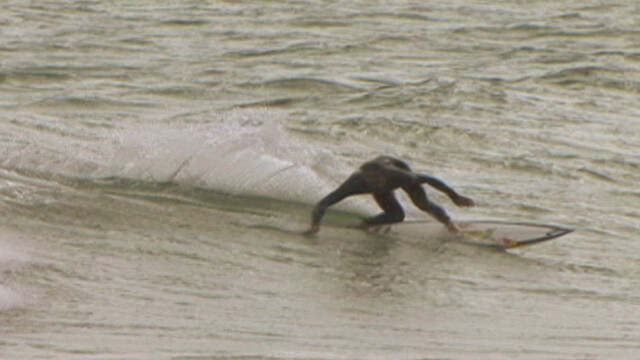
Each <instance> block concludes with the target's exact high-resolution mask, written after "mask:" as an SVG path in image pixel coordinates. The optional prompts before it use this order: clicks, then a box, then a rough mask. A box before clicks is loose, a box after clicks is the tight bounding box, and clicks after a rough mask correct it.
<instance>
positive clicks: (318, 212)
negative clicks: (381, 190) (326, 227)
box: [311, 173, 365, 227]
mask: <svg viewBox="0 0 640 360" xmlns="http://www.w3.org/2000/svg"><path fill="white" fill-rule="evenodd" d="M364 187H365V184H364V181H363V179H362V176H361V175H360V174H359V173H356V174H353V175H351V176H350V177H349V178H348V179H347V180H346V181H345V182H344V183H342V185H340V186H339V187H338V188H337V189H336V190H334V191H333V192H331V193H330V194H329V195H327V196H325V197H324V198H323V199H322V200H320V202H318V204H317V205H316V206H315V208H314V209H313V213H312V215H311V225H312V226H316V227H317V226H319V225H320V221H321V220H322V217H323V216H324V213H325V212H326V211H327V208H328V207H329V206H331V205H334V204H336V203H338V202H340V201H342V200H344V199H345V198H346V197H349V196H351V195H356V194H361V193H363V192H364V190H365V189H364Z"/></svg>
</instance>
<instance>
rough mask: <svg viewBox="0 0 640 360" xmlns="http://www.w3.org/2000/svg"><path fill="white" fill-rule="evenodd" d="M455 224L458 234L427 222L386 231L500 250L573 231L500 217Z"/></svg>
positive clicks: (414, 222) (400, 226) (399, 225)
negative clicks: (444, 238)
mask: <svg viewBox="0 0 640 360" xmlns="http://www.w3.org/2000/svg"><path fill="white" fill-rule="evenodd" d="M457 224H458V225H459V226H460V228H461V229H462V233H461V234H460V235H455V234H447V230H446V229H445V228H444V226H443V225H442V224H440V223H436V222H428V221H407V222H403V223H398V224H394V225H392V226H391V228H390V229H389V230H388V231H390V232H391V233H394V234H399V235H401V236H410V237H418V238H420V237H422V238H428V237H446V238H449V237H453V238H457V239H460V240H462V241H464V242H466V243H470V244H473V245H480V246H489V247H494V248H500V249H512V248H516V247H521V246H526V245H532V244H537V243H540V242H544V241H549V240H552V239H556V238H558V237H560V236H563V235H566V234H568V233H570V232H572V231H573V229H570V228H566V227H561V226H556V225H549V224H538V223H526V222H512V221H503V220H465V221H458V222H457Z"/></svg>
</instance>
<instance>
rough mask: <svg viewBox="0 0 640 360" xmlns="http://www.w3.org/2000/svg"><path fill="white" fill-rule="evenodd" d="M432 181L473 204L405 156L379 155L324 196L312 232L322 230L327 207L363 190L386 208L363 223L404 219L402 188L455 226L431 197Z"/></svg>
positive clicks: (457, 198)
mask: <svg viewBox="0 0 640 360" xmlns="http://www.w3.org/2000/svg"><path fill="white" fill-rule="evenodd" d="M424 183H426V184H429V185H431V186H432V187H434V188H436V189H437V190H439V191H442V192H443V193H445V194H447V195H448V196H449V198H451V199H452V200H453V201H454V202H455V203H456V204H457V205H459V206H472V205H473V204H474V203H473V200H471V199H469V198H467V197H464V196H461V195H459V194H458V193H457V192H456V191H455V190H453V189H452V188H451V187H449V186H448V185H447V184H445V183H444V182H442V181H441V180H439V179H437V178H435V177H432V176H429V175H422V174H416V173H413V172H412V171H411V168H409V165H407V163H405V162H404V161H402V160H399V159H396V158H393V157H390V156H379V157H377V158H375V159H373V160H371V161H368V162H366V163H364V164H363V165H362V166H361V167H360V169H359V170H358V171H356V172H355V173H353V174H352V175H351V176H350V177H349V178H348V179H347V180H346V181H345V182H344V183H343V184H342V185H340V186H339V187H338V188H337V189H336V190H334V191H333V192H331V193H330V194H329V195H327V196H326V197H325V198H323V199H322V200H320V202H318V204H317V205H316V207H315V208H314V210H313V215H312V220H311V229H312V230H310V232H315V231H318V229H319V226H320V221H321V220H322V217H323V216H324V213H325V211H326V210H327V208H328V207H329V206H331V205H333V204H336V203H338V202H340V201H342V200H343V199H345V198H346V197H349V196H353V195H361V194H372V195H373V197H374V199H375V200H376V202H377V203H378V205H379V206H380V207H381V208H382V210H383V212H382V213H381V214H378V215H376V216H374V217H371V218H369V219H366V220H364V221H363V224H362V226H363V227H370V226H376V225H384V224H392V223H397V222H401V221H403V220H404V210H403V209H402V206H400V203H399V202H398V200H397V199H396V197H395V194H394V193H393V191H394V190H396V189H398V188H402V190H404V191H405V192H406V193H407V194H408V195H409V197H410V198H411V201H412V202H413V203H414V204H415V205H416V206H417V207H418V208H420V209H421V210H423V211H425V212H427V213H429V214H430V215H432V216H433V217H435V218H436V219H437V220H438V221H440V222H441V223H443V224H445V225H447V226H452V223H451V218H450V217H449V215H448V214H447V212H446V211H445V210H444V209H443V208H442V207H440V206H439V205H437V204H435V203H433V202H431V201H429V198H428V197H427V195H426V193H425V191H424V189H423V188H422V184H424Z"/></svg>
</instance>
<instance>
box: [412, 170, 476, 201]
mask: <svg viewBox="0 0 640 360" xmlns="http://www.w3.org/2000/svg"><path fill="white" fill-rule="evenodd" d="M418 181H419V182H420V183H426V184H429V185H430V186H432V187H433V188H434V189H436V190H438V191H441V192H443V193H445V194H447V196H448V197H449V198H450V199H451V201H453V202H454V203H455V204H456V205H458V206H474V205H475V202H474V201H473V199H471V198H468V197H466V196H462V195H460V194H458V192H456V191H455V190H454V189H453V188H452V187H450V186H449V185H447V184H446V183H445V182H444V181H442V180H440V179H438V178H436V177H434V176H430V175H423V174H420V175H418Z"/></svg>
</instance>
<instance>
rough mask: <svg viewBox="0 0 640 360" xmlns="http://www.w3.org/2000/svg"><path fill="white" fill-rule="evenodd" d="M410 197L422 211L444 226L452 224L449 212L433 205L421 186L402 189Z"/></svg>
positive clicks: (416, 185)
mask: <svg viewBox="0 0 640 360" xmlns="http://www.w3.org/2000/svg"><path fill="white" fill-rule="evenodd" d="M402 190H404V191H405V192H406V193H407V194H408V195H409V197H410V198H411V201H412V202H413V203H414V204H415V205H416V206H417V207H418V208H419V209H420V210H422V211H425V212H427V213H429V214H430V215H431V216H433V217H435V218H436V219H437V220H438V221H439V222H441V223H443V224H449V223H450V222H451V218H449V215H448V214H447V212H446V211H445V210H444V209H443V208H442V207H440V206H439V205H438V204H436V203H433V202H431V201H430V200H429V198H427V193H426V192H425V191H424V189H423V188H422V186H421V185H419V184H415V185H408V186H404V187H403V188H402Z"/></svg>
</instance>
